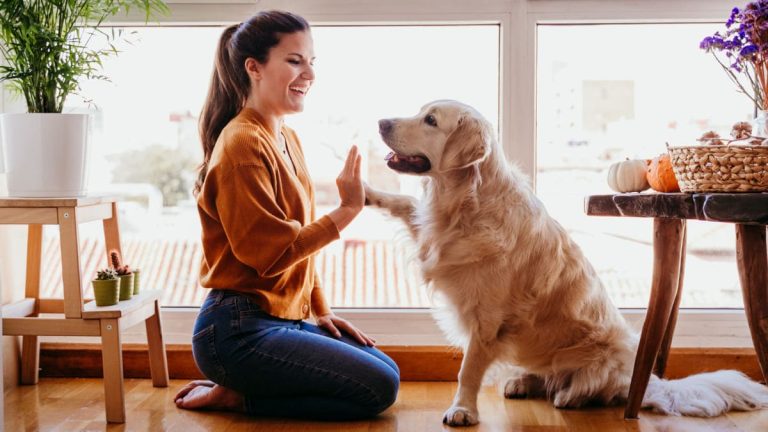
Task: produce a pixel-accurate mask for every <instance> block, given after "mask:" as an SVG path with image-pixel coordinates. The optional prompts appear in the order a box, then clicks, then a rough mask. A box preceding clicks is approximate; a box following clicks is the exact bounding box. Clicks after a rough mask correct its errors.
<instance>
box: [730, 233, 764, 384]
mask: <svg viewBox="0 0 768 432" xmlns="http://www.w3.org/2000/svg"><path fill="white" fill-rule="evenodd" d="M736 261H737V263H738V266H739V279H741V292H742V295H743V296H744V312H746V314H747V322H749V331H750V333H751V334H752V343H753V344H754V346H755V351H756V352H757V359H758V361H759V362H760V369H761V370H762V372H763V380H764V381H765V382H768V257H767V256H766V246H765V226H764V225H742V224H736Z"/></svg>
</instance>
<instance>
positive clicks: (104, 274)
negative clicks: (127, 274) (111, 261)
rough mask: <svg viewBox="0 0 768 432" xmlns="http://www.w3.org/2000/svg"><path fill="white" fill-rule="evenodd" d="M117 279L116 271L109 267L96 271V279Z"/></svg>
mask: <svg viewBox="0 0 768 432" xmlns="http://www.w3.org/2000/svg"><path fill="white" fill-rule="evenodd" d="M113 279H117V272H116V271H115V270H113V269H111V268H109V267H107V268H105V269H102V270H99V271H97V272H96V280H113Z"/></svg>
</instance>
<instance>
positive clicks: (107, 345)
mask: <svg viewBox="0 0 768 432" xmlns="http://www.w3.org/2000/svg"><path fill="white" fill-rule="evenodd" d="M101 358H102V364H103V368H104V402H105V407H106V413H107V422H108V423H125V390H124V387H123V347H122V345H121V344H120V324H119V322H118V320H117V319H102V320H101Z"/></svg>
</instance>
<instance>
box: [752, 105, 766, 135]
mask: <svg viewBox="0 0 768 432" xmlns="http://www.w3.org/2000/svg"><path fill="white" fill-rule="evenodd" d="M752 136H755V137H760V138H768V111H766V110H757V117H755V119H754V120H752Z"/></svg>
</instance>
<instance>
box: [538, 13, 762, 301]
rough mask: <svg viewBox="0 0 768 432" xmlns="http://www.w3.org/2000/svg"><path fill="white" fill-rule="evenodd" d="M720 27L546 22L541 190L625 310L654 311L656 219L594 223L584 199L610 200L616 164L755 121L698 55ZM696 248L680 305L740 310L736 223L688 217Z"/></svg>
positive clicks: (541, 35)
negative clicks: (610, 174)
mask: <svg viewBox="0 0 768 432" xmlns="http://www.w3.org/2000/svg"><path fill="white" fill-rule="evenodd" d="M720 27H722V25H721V24H631V25H629V24H627V25H540V26H538V30H537V39H538V44H537V55H538V72H537V107H538V118H537V168H536V169H537V183H536V186H537V193H538V195H539V197H540V198H541V199H542V200H543V201H544V203H545V204H546V206H547V208H548V209H549V211H550V213H551V214H552V216H554V217H555V218H557V219H558V220H559V221H560V222H561V223H562V224H563V226H565V227H566V228H567V229H568V230H569V231H570V233H571V235H572V236H573V237H574V238H575V240H576V242H577V243H578V244H579V245H581V247H582V249H583V250H584V252H585V253H586V255H587V256H588V257H589V259H590V261H591V262H592V263H593V265H594V266H595V267H596V270H597V271H598V273H599V274H600V277H601V279H602V280H603V282H604V284H605V286H606V288H607V289H608V291H609V292H610V294H611V297H612V299H613V301H614V303H615V304H616V305H618V306H620V307H645V306H646V305H647V302H648V297H649V293H650V285H651V275H652V264H653V263H652V258H653V253H652V250H653V245H652V243H651V236H652V232H653V230H652V224H653V222H652V220H651V219H631V218H630V219H627V218H621V219H617V218H598V217H589V216H586V215H584V213H582V212H580V211H579V210H580V209H581V203H582V201H583V199H584V196H585V195H589V194H597V193H611V190H610V189H609V188H608V185H607V182H606V178H607V168H608V166H609V165H610V164H611V163H613V162H617V161H621V160H624V159H625V158H632V159H634V158H642V159H649V158H652V157H654V156H657V155H659V154H661V153H664V152H665V151H666V147H665V143H667V142H668V143H669V144H670V145H691V144H694V143H695V139H696V138H698V137H699V136H701V135H702V134H703V133H704V132H706V131H709V130H715V131H718V132H720V134H721V135H727V133H728V132H729V131H730V128H731V125H733V123H735V122H737V121H748V120H750V119H751V118H752V112H751V102H750V101H749V99H748V98H747V97H745V96H743V95H741V94H739V93H737V92H736V91H735V87H734V86H733V85H732V83H731V82H730V81H729V80H728V78H727V76H726V75H725V73H724V72H723V70H722V69H721V68H720V66H719V65H718V64H717V62H715V61H714V59H713V58H712V57H711V54H707V53H705V52H704V51H702V50H700V49H698V46H699V42H700V41H701V39H702V38H704V36H708V35H711V34H713V33H714V32H715V31H716V30H719V29H720ZM566 179H567V180H566ZM687 244H688V250H687V257H686V271H685V282H684V287H683V292H684V293H685V295H684V296H683V298H682V303H681V304H682V306H683V307H710V308H711V307H741V305H742V298H741V288H740V285H739V277H738V272H737V267H736V263H735V249H734V245H735V239H734V229H733V225H732V224H713V223H711V222H707V223H702V222H696V221H689V222H688V241H687Z"/></svg>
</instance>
